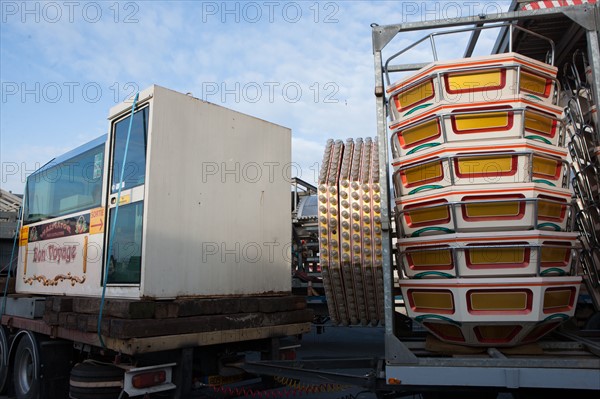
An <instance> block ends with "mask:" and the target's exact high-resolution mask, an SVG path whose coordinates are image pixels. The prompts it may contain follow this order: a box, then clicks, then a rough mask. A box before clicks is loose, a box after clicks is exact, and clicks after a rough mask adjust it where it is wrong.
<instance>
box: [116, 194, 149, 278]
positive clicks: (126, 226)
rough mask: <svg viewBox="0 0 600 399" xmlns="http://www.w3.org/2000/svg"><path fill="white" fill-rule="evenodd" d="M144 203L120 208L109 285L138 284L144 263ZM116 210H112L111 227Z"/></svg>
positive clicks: (140, 202)
mask: <svg viewBox="0 0 600 399" xmlns="http://www.w3.org/2000/svg"><path fill="white" fill-rule="evenodd" d="M143 210H144V201H139V202H135V203H133V204H127V205H122V206H119V213H118V215H117V223H116V225H115V235H114V241H113V245H112V249H111V254H110V256H109V261H108V262H107V263H108V283H109V284H138V283H139V282H140V272H141V263H142V214H143ZM114 214H115V209H114V208H113V209H111V210H110V225H109V230H108V231H111V230H110V229H112V225H113V223H114Z"/></svg>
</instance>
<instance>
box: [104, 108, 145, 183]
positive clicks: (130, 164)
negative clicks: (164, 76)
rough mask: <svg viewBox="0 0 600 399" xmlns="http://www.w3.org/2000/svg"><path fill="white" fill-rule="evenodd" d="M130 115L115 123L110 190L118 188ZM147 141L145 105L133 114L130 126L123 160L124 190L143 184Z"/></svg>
mask: <svg viewBox="0 0 600 399" xmlns="http://www.w3.org/2000/svg"><path fill="white" fill-rule="evenodd" d="M130 119H131V116H128V117H127V118H125V119H122V120H120V121H119V122H117V123H115V125H114V129H115V139H114V151H113V154H114V155H113V177H112V186H111V187H112V192H113V193H116V192H117V191H118V190H119V183H121V181H120V180H121V170H122V166H121V165H122V164H123V155H124V153H125V144H126V142H127V132H128V131H129V121H130ZM147 142H148V107H145V108H143V109H141V110H139V111H137V112H136V113H135V114H133V124H132V126H131V137H130V138H129V147H128V149H127V159H126V160H125V171H124V174H123V180H124V181H123V182H122V183H123V188H122V189H124V190H126V189H129V188H132V187H136V186H139V185H141V184H144V178H145V176H146V144H147Z"/></svg>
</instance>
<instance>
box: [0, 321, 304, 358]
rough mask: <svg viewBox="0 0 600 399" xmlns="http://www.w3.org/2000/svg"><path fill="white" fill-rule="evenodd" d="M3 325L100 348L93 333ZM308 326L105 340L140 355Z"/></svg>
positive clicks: (113, 347) (287, 332) (279, 334)
mask: <svg viewBox="0 0 600 399" xmlns="http://www.w3.org/2000/svg"><path fill="white" fill-rule="evenodd" d="M2 324H4V325H10V326H11V327H12V328H22V329H26V330H30V331H35V332H38V333H41V334H45V335H49V336H53V337H57V338H62V339H66V340H71V341H75V342H81V343H84V344H89V345H92V346H96V347H99V346H100V340H99V339H98V335H97V334H96V333H95V332H93V333H92V332H82V331H79V330H71V329H67V328H65V327H62V326H58V327H50V326H48V325H47V324H46V323H44V322H43V321H42V320H41V319H37V320H36V319H25V318H23V317H16V316H7V315H4V316H3V317H2ZM310 328H311V323H297V324H290V325H278V326H267V327H257V328H244V329H236V330H227V331H212V332H204V333H190V334H181V335H162V336H159V337H150V338H133V339H129V340H122V339H115V338H110V337H107V336H105V337H104V342H105V343H106V347H107V348H109V349H111V350H114V351H117V352H120V353H124V354H126V355H139V354H144V353H152V352H158V351H164V350H170V349H179V348H190V347H195V346H205V345H216V344H223V343H229V342H242V341H250V340H256V339H264V338H271V337H284V336H291V335H298V334H302V333H306V332H309V331H310Z"/></svg>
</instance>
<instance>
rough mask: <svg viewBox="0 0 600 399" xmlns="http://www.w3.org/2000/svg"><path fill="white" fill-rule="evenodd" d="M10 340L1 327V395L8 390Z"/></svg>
mask: <svg viewBox="0 0 600 399" xmlns="http://www.w3.org/2000/svg"><path fill="white" fill-rule="evenodd" d="M8 385H9V384H8V339H7V336H6V330H5V329H4V327H2V326H0V394H2V393H5V392H6V390H7V388H8Z"/></svg>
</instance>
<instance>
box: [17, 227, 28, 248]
mask: <svg viewBox="0 0 600 399" xmlns="http://www.w3.org/2000/svg"><path fill="white" fill-rule="evenodd" d="M28 241H29V227H21V233H20V234H19V246H20V247H24V246H25V245H27V242H28Z"/></svg>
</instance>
